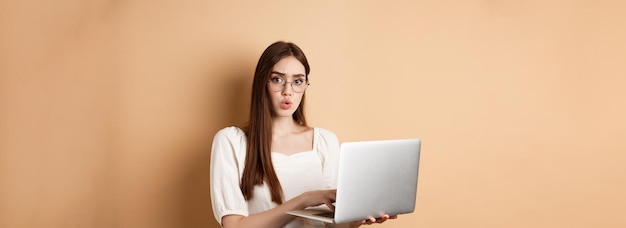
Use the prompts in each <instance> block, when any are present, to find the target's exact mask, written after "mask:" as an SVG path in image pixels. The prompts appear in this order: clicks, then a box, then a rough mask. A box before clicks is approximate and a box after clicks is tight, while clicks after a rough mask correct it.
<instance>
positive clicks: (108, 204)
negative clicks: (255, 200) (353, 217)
mask: <svg viewBox="0 0 626 228" xmlns="http://www.w3.org/2000/svg"><path fill="white" fill-rule="evenodd" d="M624 12H626V2H623V1H610V0H605V1H584V0H580V1H575V0H571V1H566V0H550V1H540V0H531V1H505V0H469V1H450V0H446V1H435V0H431V1H421V0H420V1H249V2H241V1H235V2H233V1H199V0H182V1H147V0H135V1H112V0H108V1H106V0H94V1H80V0H60V1H44V0H28V1H9V0H0V227H3V228H4V227H6V228H22V227H24V228H31V227H64V228H83V227H98V228H100V227H102V228H110V227H115V228H118V227H119V228H125V227H128V228H161V227H163V228H170V227H172V228H179V227H189V228H192V227H193V228H196V227H214V228H215V227H219V225H218V224H217V223H216V222H215V220H214V218H213V214H212V211H211V206H210V205H211V203H210V197H209V191H208V189H209V178H208V177H209V175H208V172H209V165H208V164H209V155H210V147H211V143H212V139H213V135H214V134H215V132H217V131H218V130H219V129H221V128H223V127H226V126H231V125H237V124H242V123H244V122H245V121H246V119H247V116H248V105H249V97H250V88H251V83H252V76H253V73H254V67H255V65H256V61H257V60H258V57H259V56H260V55H261V53H262V51H263V50H264V49H265V47H267V46H268V45H269V44H271V43H272V42H274V41H278V40H285V41H292V42H295V43H296V44H298V45H299V46H301V47H302V48H303V49H304V51H305V53H306V54H307V55H308V58H309V61H310V64H311V67H312V71H311V75H310V79H311V86H310V87H309V89H308V90H307V101H306V102H307V109H306V112H307V114H308V117H309V120H310V123H311V125H313V126H319V127H324V128H327V129H329V130H332V131H334V132H336V133H337V135H338V136H339V139H340V141H342V142H345V141H353V140H374V139H392V138H411V137H419V138H422V140H423V147H422V157H421V167H420V168H421V169H420V179H419V181H420V182H419V188H418V196H417V206H416V210H415V213H413V214H410V215H403V216H400V218H399V219H398V220H395V221H390V222H388V223H385V224H382V225H379V226H378V227H407V228H408V227H480V228H484V227H494V228H495V227H568V228H569V227H625V226H626V217H624V216H623V215H624V213H625V212H626V194H624V192H626V166H625V165H624V163H626V119H625V118H624V117H625V116H626V105H625V104H626V103H625V102H624V100H625V99H626V90H625V89H624V87H626V68H624V66H623V64H624V62H626V30H624V28H626V17H624V16H623V14H624ZM391 178H392V177H391ZM373 184H375V183H373Z"/></svg>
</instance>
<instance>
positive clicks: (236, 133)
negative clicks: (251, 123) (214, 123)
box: [214, 126, 246, 141]
mask: <svg viewBox="0 0 626 228" xmlns="http://www.w3.org/2000/svg"><path fill="white" fill-rule="evenodd" d="M245 137H246V133H245V132H244V131H243V130H242V129H241V128H239V127H235V126H230V127H225V128H222V129H221V130H219V131H217V133H215V137H214V140H218V139H226V140H231V141H232V140H236V139H245Z"/></svg>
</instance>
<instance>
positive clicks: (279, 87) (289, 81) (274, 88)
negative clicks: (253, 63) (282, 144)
mask: <svg viewBox="0 0 626 228" xmlns="http://www.w3.org/2000/svg"><path fill="white" fill-rule="evenodd" d="M285 82H286V84H285ZM303 83H304V84H306V71H305V69H304V65H302V63H300V61H298V59H296V57H293V56H287V57H284V58H282V59H281V60H280V61H278V62H277V63H276V64H275V65H274V67H273V68H272V72H271V73H270V77H269V81H268V83H267V91H268V93H269V95H270V100H271V103H272V111H273V112H272V115H273V117H274V118H276V117H289V118H291V116H292V114H293V113H294V112H295V111H296V109H297V108H298V106H300V102H301V101H302V96H303V95H304V90H302V89H300V90H301V91H299V92H297V91H294V89H293V88H294V87H295V88H298V85H301V86H300V87H302V85H303ZM305 88H306V87H305Z"/></svg>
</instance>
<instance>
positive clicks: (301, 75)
mask: <svg viewBox="0 0 626 228" xmlns="http://www.w3.org/2000/svg"><path fill="white" fill-rule="evenodd" d="M272 74H278V75H280V76H286V75H287V74H285V73H281V72H278V71H272ZM293 76H294V77H306V76H305V75H304V74H294V75H293Z"/></svg>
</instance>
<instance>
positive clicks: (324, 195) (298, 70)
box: [210, 42, 395, 228]
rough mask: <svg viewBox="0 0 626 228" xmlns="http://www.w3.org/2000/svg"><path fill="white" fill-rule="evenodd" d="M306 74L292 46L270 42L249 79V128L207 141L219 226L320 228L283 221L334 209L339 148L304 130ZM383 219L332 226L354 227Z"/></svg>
mask: <svg viewBox="0 0 626 228" xmlns="http://www.w3.org/2000/svg"><path fill="white" fill-rule="evenodd" d="M309 71H310V69H309V64H308V62H307V59H306V57H305V55H304V53H303V52H302V50H301V49H300V48H299V47H298V46H296V45H295V44H293V43H286V42H276V43H273V44H272V45H270V46H269V47H267V49H265V51H264V52H263V54H262V55H261V58H260V59H259V62H258V64H257V67H256V71H255V73H254V81H253V84H252V100H251V103H250V104H251V105H250V120H249V122H248V123H247V125H246V126H245V127H243V128H238V127H227V128H224V129H222V130H220V131H219V132H218V133H217V134H216V135H215V138H214V139H213V148H212V152H211V171H210V172H211V173H210V175H211V176H210V178H211V200H212V204H213V212H214V215H215V218H216V219H217V221H218V222H219V223H220V224H221V225H222V227H225V228H230V227H324V224H322V223H319V222H316V221H313V220H308V219H302V218H296V217H294V216H291V215H288V214H286V212H287V211H291V210H297V209H304V208H306V207H311V206H319V205H326V206H328V207H330V208H331V209H332V208H334V206H333V204H332V202H334V199H335V192H336V191H335V189H334V188H335V184H336V181H335V180H336V176H337V175H336V170H337V160H338V153H339V142H338V140H337V136H336V135H335V134H334V133H332V132H331V131H328V130H325V129H323V128H313V127H309V126H308V125H307V122H306V118H305V116H304V95H305V91H306V89H307V87H308V86H309V78H308V76H309ZM389 218H390V217H389V216H384V217H383V218H381V219H378V220H376V219H373V218H370V219H367V220H363V221H360V222H355V223H351V224H341V225H339V226H343V227H358V226H360V225H361V224H371V223H380V222H384V221H385V220H387V219H389ZM393 218H395V216H394V217H393Z"/></svg>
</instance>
